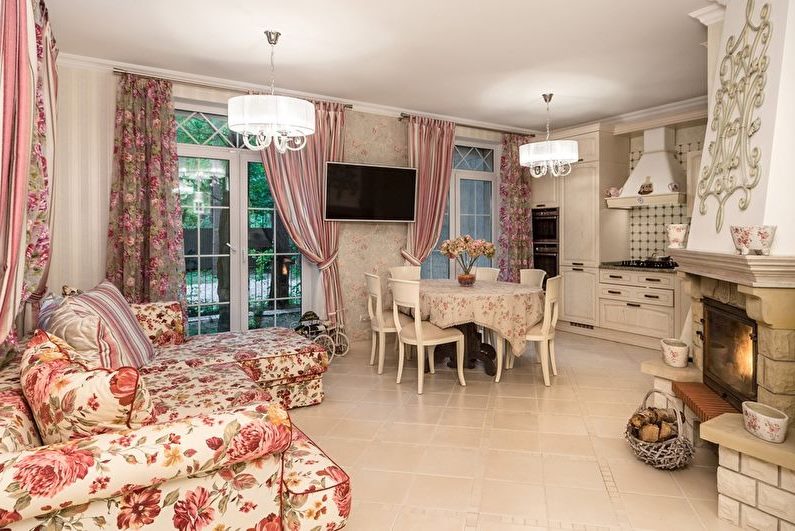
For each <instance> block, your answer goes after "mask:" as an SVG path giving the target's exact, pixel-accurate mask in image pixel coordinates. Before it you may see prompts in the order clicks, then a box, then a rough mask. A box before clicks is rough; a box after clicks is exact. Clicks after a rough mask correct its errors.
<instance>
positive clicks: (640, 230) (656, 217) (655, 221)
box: [629, 205, 689, 260]
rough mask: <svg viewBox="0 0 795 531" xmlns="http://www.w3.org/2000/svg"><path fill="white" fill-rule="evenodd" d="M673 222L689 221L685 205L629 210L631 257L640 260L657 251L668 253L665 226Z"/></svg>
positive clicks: (660, 254)
mask: <svg viewBox="0 0 795 531" xmlns="http://www.w3.org/2000/svg"><path fill="white" fill-rule="evenodd" d="M671 223H689V218H688V216H687V207H686V206H685V205H654V206H646V207H636V208H633V209H632V210H630V211H629V238H630V241H629V253H630V258H632V259H633V260H639V259H643V258H648V257H650V256H651V255H652V254H654V253H657V255H658V256H667V255H668V251H667V248H668V237H667V235H666V233H665V228H666V227H667V226H668V225H670V224H671Z"/></svg>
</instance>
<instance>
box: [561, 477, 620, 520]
mask: <svg viewBox="0 0 795 531" xmlns="http://www.w3.org/2000/svg"><path fill="white" fill-rule="evenodd" d="M546 499H547V510H548V511H549V514H548V518H549V520H551V521H555V522H563V523H566V524H569V523H570V524H580V525H589V526H612V525H616V524H617V523H618V521H617V518H616V514H615V511H614V510H613V505H612V504H611V503H610V497H609V496H608V495H607V492H605V491H599V490H589V489H575V488H569V487H550V486H548V487H546Z"/></svg>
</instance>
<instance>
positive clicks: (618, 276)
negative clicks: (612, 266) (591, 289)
mask: <svg viewBox="0 0 795 531" xmlns="http://www.w3.org/2000/svg"><path fill="white" fill-rule="evenodd" d="M608 276H609V277H610V278H624V277H623V276H621V275H608Z"/></svg>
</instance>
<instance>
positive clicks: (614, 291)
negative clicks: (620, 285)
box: [607, 289, 621, 295]
mask: <svg viewBox="0 0 795 531" xmlns="http://www.w3.org/2000/svg"><path fill="white" fill-rule="evenodd" d="M607 292H608V293H609V294H611V295H621V292H620V291H616V290H614V289H609V290H607Z"/></svg>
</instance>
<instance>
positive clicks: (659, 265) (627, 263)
mask: <svg viewBox="0 0 795 531" xmlns="http://www.w3.org/2000/svg"><path fill="white" fill-rule="evenodd" d="M602 265H605V266H608V267H610V266H612V267H638V268H641V269H674V268H676V267H677V266H678V265H679V264H677V263H676V262H674V260H673V258H671V257H670V256H665V257H663V258H657V259H651V258H649V259H646V260H620V261H618V262H605V263H604V264H602Z"/></svg>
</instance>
